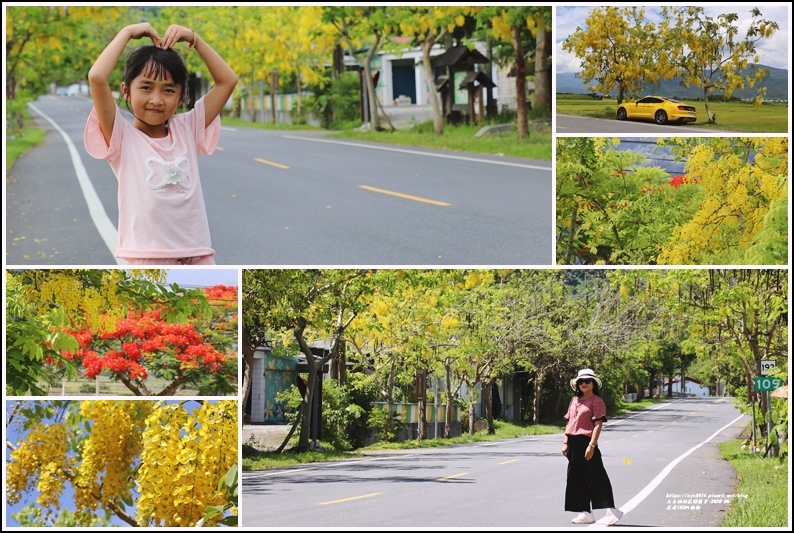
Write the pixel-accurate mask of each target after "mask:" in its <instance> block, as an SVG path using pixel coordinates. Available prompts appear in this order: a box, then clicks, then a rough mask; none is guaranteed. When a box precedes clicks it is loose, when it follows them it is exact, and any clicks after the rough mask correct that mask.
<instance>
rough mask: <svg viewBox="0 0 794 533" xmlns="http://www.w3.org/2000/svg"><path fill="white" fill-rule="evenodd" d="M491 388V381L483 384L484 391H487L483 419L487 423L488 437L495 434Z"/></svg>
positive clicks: (492, 381) (492, 382) (492, 384)
mask: <svg viewBox="0 0 794 533" xmlns="http://www.w3.org/2000/svg"><path fill="white" fill-rule="evenodd" d="M493 386H494V380H492V379H491V380H489V381H488V382H487V383H486V384H485V390H486V391H487V392H486V394H485V419H486V421H487V422H488V434H489V435H494V434H496V429H495V428H494V425H493V403H492V400H493Z"/></svg>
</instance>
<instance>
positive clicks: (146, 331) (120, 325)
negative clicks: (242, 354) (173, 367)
mask: <svg viewBox="0 0 794 533" xmlns="http://www.w3.org/2000/svg"><path fill="white" fill-rule="evenodd" d="M234 302H235V304H236V302H237V296H236V288H235V296H234ZM69 333H70V334H72V335H73V336H74V337H75V338H76V339H77V341H78V343H79V345H80V348H79V350H77V351H76V352H66V353H64V354H63V356H64V357H65V358H67V359H69V360H72V361H76V362H80V361H81V362H82V365H83V367H84V369H85V375H86V376H87V377H89V378H95V377H96V376H97V375H98V374H99V373H100V372H102V371H103V370H108V371H110V372H112V373H114V374H116V375H125V376H127V377H128V378H129V379H146V377H147V375H148V371H147V369H146V368H145V367H144V366H143V365H144V364H145V363H146V361H147V360H150V359H151V358H152V357H153V356H154V355H155V354H157V353H164V352H168V353H172V354H173V355H174V357H175V358H176V359H177V360H178V361H179V362H180V367H179V370H180V371H182V372H184V371H187V370H192V369H196V368H204V369H206V370H207V371H209V372H213V373H214V372H218V371H219V370H220V369H221V367H222V366H223V365H224V364H225V363H226V362H227V361H228V360H229V359H230V358H231V357H234V354H224V353H221V352H218V351H217V350H216V349H215V347H214V346H212V345H211V344H206V343H205V342H204V339H203V337H202V335H201V334H200V333H199V332H197V331H196V330H195V328H194V326H193V325H192V324H169V323H167V322H166V321H165V320H164V319H162V318H161V312H160V311H149V312H145V313H142V314H136V313H130V314H129V315H128V316H127V318H125V319H123V320H119V321H118V322H117V324H116V327H115V328H114V329H113V330H112V331H107V332H102V333H99V334H97V333H96V332H93V331H91V330H87V329H84V330H79V331H70V332H69ZM99 352H103V353H101V354H100V353H99Z"/></svg>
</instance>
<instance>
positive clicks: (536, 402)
mask: <svg viewBox="0 0 794 533" xmlns="http://www.w3.org/2000/svg"><path fill="white" fill-rule="evenodd" d="M543 375H544V374H543V372H542V371H541V372H538V373H537V375H536V376H535V397H534V398H533V399H532V423H533V424H537V423H539V422H540V390H541V388H542V387H543Z"/></svg>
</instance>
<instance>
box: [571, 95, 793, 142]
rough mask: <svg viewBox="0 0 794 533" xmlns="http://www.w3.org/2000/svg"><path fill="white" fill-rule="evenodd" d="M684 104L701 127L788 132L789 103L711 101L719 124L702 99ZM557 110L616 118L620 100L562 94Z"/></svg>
mask: <svg viewBox="0 0 794 533" xmlns="http://www.w3.org/2000/svg"><path fill="white" fill-rule="evenodd" d="M682 103H684V104H687V105H693V106H695V108H696V109H697V112H698V120H697V122H695V123H694V124H692V125H693V126H695V127H697V128H705V129H714V130H719V131H725V130H727V131H735V132H742V133H788V113H789V109H788V105H787V104H785V103H777V102H776V103H765V104H763V105H762V106H761V107H760V108H758V109H756V108H755V106H754V105H753V104H751V103H747V102H718V101H715V102H712V101H709V109H710V110H711V112H712V113H715V114H716V116H717V122H716V123H715V124H709V123H708V122H707V120H708V119H707V118H706V107H705V105H704V103H703V102H702V101H694V100H683V101H682ZM556 110H557V113H559V114H562V115H580V116H585V117H595V118H612V119H615V111H616V110H617V100H615V99H614V98H604V99H603V100H596V99H594V98H591V97H590V96H587V95H571V94H558V95H557V107H556ZM615 120H617V119H615ZM686 128H687V127H686V126H682V128H681V132H682V133H685V132H686Z"/></svg>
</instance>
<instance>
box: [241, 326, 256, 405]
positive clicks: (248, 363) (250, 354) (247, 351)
mask: <svg viewBox="0 0 794 533" xmlns="http://www.w3.org/2000/svg"><path fill="white" fill-rule="evenodd" d="M243 337H244V338H243V367H244V369H245V370H243V391H242V396H241V397H242V400H243V405H244V406H245V405H248V396H249V395H250V394H251V381H252V379H253V376H254V352H255V351H256V350H255V347H254V346H252V345H251V344H250V343H248V342H246V340H245V335H243ZM247 414H249V415H251V414H252V413H247Z"/></svg>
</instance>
